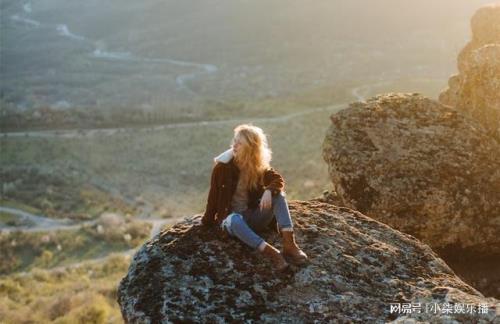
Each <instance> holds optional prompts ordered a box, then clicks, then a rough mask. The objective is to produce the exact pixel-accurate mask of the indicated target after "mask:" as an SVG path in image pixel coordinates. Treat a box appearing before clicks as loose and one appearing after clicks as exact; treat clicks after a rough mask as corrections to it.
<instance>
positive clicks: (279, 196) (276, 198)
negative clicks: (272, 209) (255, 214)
mask: <svg viewBox="0 0 500 324" xmlns="http://www.w3.org/2000/svg"><path fill="white" fill-rule="evenodd" d="M280 202H281V203H282V202H286V194H285V192H284V191H280V193H279V194H277V195H275V196H273V204H275V203H280Z"/></svg>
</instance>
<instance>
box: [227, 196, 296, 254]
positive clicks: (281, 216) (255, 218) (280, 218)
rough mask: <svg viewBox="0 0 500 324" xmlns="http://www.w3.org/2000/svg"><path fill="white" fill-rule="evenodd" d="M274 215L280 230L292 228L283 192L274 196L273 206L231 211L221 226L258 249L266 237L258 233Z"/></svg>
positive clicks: (267, 224)
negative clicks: (264, 208) (262, 209)
mask: <svg viewBox="0 0 500 324" xmlns="http://www.w3.org/2000/svg"><path fill="white" fill-rule="evenodd" d="M273 217H276V222H277V223H278V226H279V228H280V230H292V229H293V225H292V219H291V217H290V211H289V210H288V203H287V201H286V198H285V195H284V193H283V192H281V193H280V194H278V195H276V196H274V197H273V198H272V207H271V208H268V209H267V210H264V211H261V210H260V208H259V207H257V208H254V209H247V210H245V211H244V212H242V213H235V212H233V213H231V214H229V215H228V216H227V217H226V218H225V219H224V220H223V221H222V223H221V228H222V229H223V230H226V232H227V233H228V234H229V235H231V236H234V237H237V238H239V239H240V240H241V241H243V242H244V243H245V244H247V245H248V246H250V247H252V248H254V249H257V248H258V247H259V246H260V245H261V244H262V243H264V242H265V241H264V239H263V238H262V237H260V236H259V235H257V233H255V232H258V231H262V230H264V229H265V228H267V227H268V226H269V224H270V223H271V221H272V220H273Z"/></svg>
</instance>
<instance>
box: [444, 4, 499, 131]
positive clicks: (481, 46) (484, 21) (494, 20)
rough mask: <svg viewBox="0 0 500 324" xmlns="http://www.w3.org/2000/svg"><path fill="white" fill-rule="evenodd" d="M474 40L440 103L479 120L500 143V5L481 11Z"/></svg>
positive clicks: (475, 20)
mask: <svg viewBox="0 0 500 324" xmlns="http://www.w3.org/2000/svg"><path fill="white" fill-rule="evenodd" d="M471 28H472V40H471V41H470V42H469V43H468V44H467V45H466V46H465V48H464V49H463V50H462V51H461V53H460V54H459V56H458V75H454V76H452V77H451V78H450V80H449V82H448V86H449V88H448V89H447V90H446V91H444V92H443V93H441V95H440V96H439V100H440V102H441V103H443V104H445V105H449V106H452V107H455V108H456V109H458V110H460V111H462V112H464V113H466V114H467V115H469V116H471V117H473V118H475V119H476V120H478V121H479V122H480V123H481V124H482V125H483V126H484V127H486V129H487V130H488V131H489V133H490V134H491V135H493V136H495V137H496V138H497V139H498V140H499V141H500V5H491V6H487V7H483V8H481V9H479V10H478V11H477V12H476V14H475V15H474V16H473V17H472V20H471Z"/></svg>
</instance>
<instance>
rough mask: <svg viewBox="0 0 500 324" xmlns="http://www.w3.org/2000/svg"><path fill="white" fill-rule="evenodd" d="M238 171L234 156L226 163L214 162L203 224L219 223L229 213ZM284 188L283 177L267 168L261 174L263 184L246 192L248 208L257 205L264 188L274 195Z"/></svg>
mask: <svg viewBox="0 0 500 324" xmlns="http://www.w3.org/2000/svg"><path fill="white" fill-rule="evenodd" d="M239 173H240V170H239V169H238V167H237V166H236V164H235V163H234V158H231V160H230V161H229V162H226V163H224V162H217V163H216V164H215V166H214V168H213V170H212V177H211V181H210V191H209V193H208V199H207V206H206V209H205V214H204V215H203V218H202V222H203V224H205V225H210V224H220V223H221V222H222V221H223V220H224V218H226V217H227V215H229V214H230V213H231V201H232V199H233V195H234V192H235V191H236V185H237V184H238V177H239ZM284 188H285V181H284V180H283V177H282V176H281V175H280V174H279V173H278V172H277V171H276V170H274V169H273V168H269V169H267V170H266V171H265V173H264V176H263V184H261V185H259V186H258V188H256V189H252V190H250V191H249V192H248V208H256V207H258V206H259V199H260V198H261V197H262V194H263V193H264V191H265V190H266V189H269V190H271V194H272V195H273V196H275V195H278V194H279V193H280V192H281V191H283V190H284Z"/></svg>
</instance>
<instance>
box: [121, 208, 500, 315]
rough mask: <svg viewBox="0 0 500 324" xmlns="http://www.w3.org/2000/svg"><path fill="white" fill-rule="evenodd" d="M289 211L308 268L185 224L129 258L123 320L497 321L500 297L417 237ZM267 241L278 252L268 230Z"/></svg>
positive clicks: (334, 215)
mask: <svg viewBox="0 0 500 324" xmlns="http://www.w3.org/2000/svg"><path fill="white" fill-rule="evenodd" d="M290 210H291V212H292V215H293V218H294V223H295V224H296V232H297V236H298V242H299V244H300V245H301V247H302V248H303V249H304V250H305V251H306V252H307V253H308V254H309V256H310V257H311V262H310V263H309V264H308V265H306V266H303V267H301V268H293V269H291V270H290V271H288V272H287V273H284V274H278V273H275V272H273V271H272V268H271V265H270V264H269V263H268V262H267V261H266V260H264V259H263V258H262V257H261V256H260V255H259V253H258V252H255V251H252V250H251V249H249V248H248V247H246V246H245V245H244V244H243V243H240V242H239V241H238V240H236V239H231V238H218V237H217V234H216V232H215V231H214V229H213V228H208V229H207V228H205V227H202V226H200V218H199V217H193V218H190V219H186V220H185V221H183V222H181V223H179V224H177V225H175V226H174V227H173V228H171V229H170V230H168V231H164V232H162V233H160V234H159V235H157V236H156V237H155V238H153V239H152V240H150V241H149V242H147V243H146V244H144V246H142V247H141V248H140V250H139V251H138V252H137V253H136V255H135V256H134V258H133V260H132V262H131V265H130V268H129V271H128V273H127V275H126V276H125V277H124V278H123V279H122V280H121V282H120V286H119V289H118V302H119V304H120V307H121V311H122V315H123V318H124V320H125V321H126V322H128V323H160V322H200V321H201V322H214V323H224V322H236V321H238V322H239V321H246V322H248V323H250V322H272V323H283V322H287V323H304V322H307V323H313V322H328V321H331V322H335V323H337V322H363V323H368V322H370V323H382V322H387V321H391V320H396V319H398V318H408V317H411V318H416V319H418V320H421V321H430V322H435V321H437V320H442V319H448V320H450V321H452V320H456V321H459V322H471V323H472V322H474V323H493V322H494V321H496V320H498V319H499V316H498V315H496V312H497V310H496V306H495V305H496V303H498V300H496V299H494V298H485V297H483V296H482V295H481V294H480V293H479V292H477V291H476V290H475V289H474V288H472V287H470V286H468V285H467V284H465V283H464V282H463V281H461V280H460V279H459V278H458V277H457V276H456V275H455V274H454V273H453V271H452V270H450V268H449V267H448V266H447V265H446V264H445V263H444V262H443V261H442V260H441V259H440V258H439V257H438V256H437V255H436V254H435V253H434V252H433V251H432V250H431V249H430V248H429V247H428V246H427V245H425V244H422V243H421V242H419V241H418V240H416V239H415V238H414V237H412V236H410V235H407V234H403V233H400V232H398V231H396V230H393V229H392V228H390V227H388V226H387V225H384V224H382V223H380V222H377V221H375V220H373V219H371V218H369V217H366V216H364V215H362V214H360V213H359V212H356V211H353V210H350V209H348V208H339V207H335V206H334V205H331V204H326V203H321V202H318V201H314V200H313V201H309V202H300V201H295V202H293V201H292V202H290ZM264 237H265V238H266V239H267V240H268V241H269V242H271V243H273V244H276V245H277V246H280V244H279V240H278V237H277V235H276V234H275V233H274V232H272V233H271V232H269V233H265V234H264ZM445 304H446V305H447V307H448V308H447V309H449V307H451V308H454V307H456V306H454V305H461V306H460V307H462V306H464V305H470V306H471V307H474V309H475V310H476V311H475V312H474V313H472V312H470V313H469V312H467V311H465V310H464V311H463V312H453V313H451V314H444V313H443V311H442V310H439V311H433V309H434V310H436V309H437V308H436V307H435V305H445ZM391 305H392V310H391ZM403 305H407V306H403ZM408 305H413V307H414V308H415V312H414V313H412V314H403V312H402V311H401V310H400V309H402V308H403V307H408ZM450 305H451V306H450ZM398 307H399V308H398ZM418 307H420V310H421V312H420V313H417V310H416V309H417V308H418ZM433 307H434V308H433ZM460 309H465V308H460ZM481 310H482V311H481Z"/></svg>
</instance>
